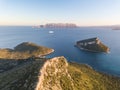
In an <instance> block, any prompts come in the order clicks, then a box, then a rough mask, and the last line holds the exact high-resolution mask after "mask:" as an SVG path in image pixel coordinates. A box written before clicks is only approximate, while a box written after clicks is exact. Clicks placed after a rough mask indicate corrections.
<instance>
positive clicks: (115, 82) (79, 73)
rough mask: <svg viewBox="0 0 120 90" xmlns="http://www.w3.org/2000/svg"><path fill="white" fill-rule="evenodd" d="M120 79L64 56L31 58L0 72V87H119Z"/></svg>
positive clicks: (65, 89) (61, 89)
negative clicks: (68, 59) (73, 61)
mask: <svg viewBox="0 0 120 90" xmlns="http://www.w3.org/2000/svg"><path fill="white" fill-rule="evenodd" d="M119 83H120V79H119V78H117V77H113V76H110V75H106V74H102V73H99V72H96V71H95V70H93V69H92V68H91V67H89V66H87V65H83V64H76V63H68V62H67V60H66V59H65V58H64V57H55V58H52V59H37V60H32V61H29V62H25V63H23V64H21V65H18V66H17V67H15V68H13V69H11V70H9V71H6V72H4V73H0V90H113V89H114V90H120V86H119Z"/></svg>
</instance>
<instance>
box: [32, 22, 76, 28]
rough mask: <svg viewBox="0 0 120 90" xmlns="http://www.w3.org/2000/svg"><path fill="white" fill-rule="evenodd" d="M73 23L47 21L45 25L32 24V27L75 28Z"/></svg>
mask: <svg viewBox="0 0 120 90" xmlns="http://www.w3.org/2000/svg"><path fill="white" fill-rule="evenodd" d="M77 27H78V26H77V25H76V24H73V23H48V24H45V25H38V26H33V27H32V28H77Z"/></svg>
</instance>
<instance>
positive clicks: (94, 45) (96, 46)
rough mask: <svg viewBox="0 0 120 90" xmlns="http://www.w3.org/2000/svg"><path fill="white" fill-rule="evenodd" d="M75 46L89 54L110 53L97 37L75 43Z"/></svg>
mask: <svg viewBox="0 0 120 90" xmlns="http://www.w3.org/2000/svg"><path fill="white" fill-rule="evenodd" d="M76 46H77V47H78V48H80V49H81V50H86V51H91V52H106V53H108V52H109V51H110V49H109V48H108V47H107V46H106V45H104V44H103V43H102V42H101V41H100V40H99V38H97V37H95V38H90V39H85V40H80V41H77V42H76Z"/></svg>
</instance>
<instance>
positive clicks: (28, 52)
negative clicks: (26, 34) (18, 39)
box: [0, 42, 54, 59]
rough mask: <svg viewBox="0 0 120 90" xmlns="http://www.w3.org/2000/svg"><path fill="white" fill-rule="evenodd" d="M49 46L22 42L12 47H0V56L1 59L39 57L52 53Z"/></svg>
mask: <svg viewBox="0 0 120 90" xmlns="http://www.w3.org/2000/svg"><path fill="white" fill-rule="evenodd" d="M53 51H54V50H53V49H51V48H47V47H43V46H39V45H36V44H34V43H32V42H23V43H21V44H19V45H17V46H16V47H15V48H14V49H0V58H3V59H27V58H29V57H41V56H44V55H47V54H50V53H52V52H53Z"/></svg>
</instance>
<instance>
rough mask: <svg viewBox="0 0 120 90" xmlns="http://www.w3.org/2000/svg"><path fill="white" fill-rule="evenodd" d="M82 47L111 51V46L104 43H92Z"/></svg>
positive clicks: (96, 50) (90, 49)
mask: <svg viewBox="0 0 120 90" xmlns="http://www.w3.org/2000/svg"><path fill="white" fill-rule="evenodd" d="M82 47H83V48H85V49H87V50H89V51H94V52H109V48H108V47H107V46H105V45H104V44H102V43H100V44H92V45H87V46H82Z"/></svg>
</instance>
